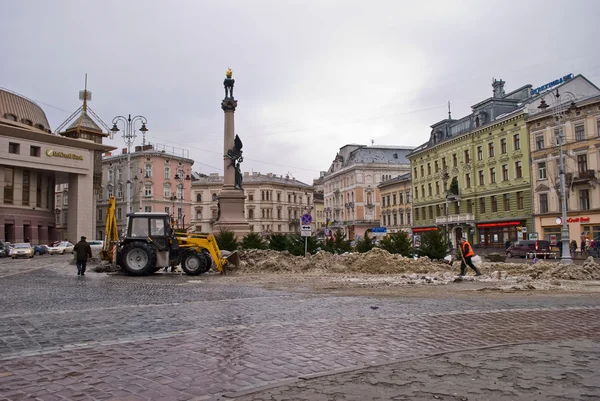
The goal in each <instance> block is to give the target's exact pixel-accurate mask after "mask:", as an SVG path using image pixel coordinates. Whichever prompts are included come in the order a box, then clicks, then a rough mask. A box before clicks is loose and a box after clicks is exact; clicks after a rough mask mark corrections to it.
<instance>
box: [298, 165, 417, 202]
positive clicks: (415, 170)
mask: <svg viewBox="0 0 600 401" xmlns="http://www.w3.org/2000/svg"><path fill="white" fill-rule="evenodd" d="M414 172H415V179H417V178H419V176H418V175H417V168H416V167H415V168H414ZM288 197H289V195H288Z"/></svg>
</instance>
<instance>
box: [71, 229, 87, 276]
mask: <svg viewBox="0 0 600 401" xmlns="http://www.w3.org/2000/svg"><path fill="white" fill-rule="evenodd" d="M85 240H86V238H85V237H83V236H82V237H81V241H79V242H78V243H76V244H75V247H74V248H73V253H74V254H75V259H76V260H77V275H78V276H80V275H81V276H85V265H86V263H87V258H88V256H89V257H90V258H91V257H92V248H91V247H90V244H88V243H87V242H86V241H85Z"/></svg>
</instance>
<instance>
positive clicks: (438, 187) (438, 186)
mask: <svg viewBox="0 0 600 401" xmlns="http://www.w3.org/2000/svg"><path fill="white" fill-rule="evenodd" d="M435 194H436V195H439V194H440V182H439V181H436V182H435Z"/></svg>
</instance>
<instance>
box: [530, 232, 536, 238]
mask: <svg viewBox="0 0 600 401" xmlns="http://www.w3.org/2000/svg"><path fill="white" fill-rule="evenodd" d="M529 239H538V233H529Z"/></svg>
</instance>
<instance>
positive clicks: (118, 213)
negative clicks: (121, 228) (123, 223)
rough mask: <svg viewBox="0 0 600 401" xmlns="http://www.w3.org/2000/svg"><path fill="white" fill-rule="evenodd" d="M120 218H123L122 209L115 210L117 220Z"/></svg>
mask: <svg viewBox="0 0 600 401" xmlns="http://www.w3.org/2000/svg"><path fill="white" fill-rule="evenodd" d="M122 218H123V209H121V208H120V207H118V208H117V220H121V219H122ZM136 220H137V219H136Z"/></svg>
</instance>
